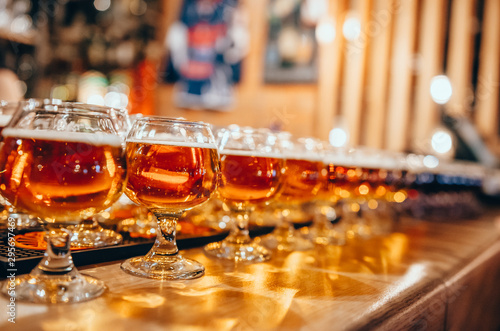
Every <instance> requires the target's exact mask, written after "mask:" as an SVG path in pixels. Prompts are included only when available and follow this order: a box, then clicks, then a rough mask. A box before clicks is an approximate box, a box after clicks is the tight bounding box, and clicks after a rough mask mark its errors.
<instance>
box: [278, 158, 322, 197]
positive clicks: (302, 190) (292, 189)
mask: <svg viewBox="0 0 500 331" xmlns="http://www.w3.org/2000/svg"><path fill="white" fill-rule="evenodd" d="M285 168H286V171H285V175H284V176H283V177H284V179H283V189H282V191H281V193H280V196H279V198H278V200H279V201H280V202H284V203H302V202H307V201H310V200H311V199H312V198H314V196H315V195H316V194H317V193H318V191H319V189H320V187H321V184H322V170H323V168H324V165H323V162H321V161H318V160H307V159H304V158H300V157H297V156H294V157H291V158H287V159H286V161H285Z"/></svg>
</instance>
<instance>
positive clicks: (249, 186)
mask: <svg viewBox="0 0 500 331" xmlns="http://www.w3.org/2000/svg"><path fill="white" fill-rule="evenodd" d="M221 130H222V131H221V132H219V134H218V136H219V137H220V143H219V153H220V155H221V181H220V186H219V189H218V194H219V197H220V198H221V200H222V201H223V202H224V204H225V205H226V206H227V207H228V209H229V210H230V211H231V214H232V216H233V220H232V227H231V231H230V233H229V235H228V237H227V238H226V239H224V240H223V241H220V242H216V243H211V244H208V245H207V246H205V253H206V254H207V255H209V256H213V257H217V258H220V259H224V260H229V261H234V262H250V263H253V262H262V261H266V260H268V259H269V258H270V257H271V252H270V251H269V250H268V249H266V248H265V247H263V246H262V245H259V244H257V243H256V242H255V241H254V240H252V239H251V238H250V236H249V231H248V222H249V219H250V214H251V213H252V211H254V210H255V208H256V207H258V206H259V205H261V206H262V205H265V204H268V203H269V202H270V201H271V200H272V199H273V198H274V197H276V195H277V193H278V192H279V190H280V188H281V184H282V181H281V178H282V175H283V171H284V170H285V169H284V160H283V159H282V157H281V155H280V153H279V150H278V146H277V137H276V135H275V134H273V133H271V132H270V131H266V130H262V129H261V130H259V129H252V128H242V129H240V128H235V129H234V130H233V129H221Z"/></svg>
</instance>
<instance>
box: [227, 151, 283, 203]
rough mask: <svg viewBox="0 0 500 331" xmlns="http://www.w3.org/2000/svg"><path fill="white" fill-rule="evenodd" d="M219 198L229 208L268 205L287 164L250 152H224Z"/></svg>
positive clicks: (272, 156) (280, 160)
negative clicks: (266, 203)
mask: <svg viewBox="0 0 500 331" xmlns="http://www.w3.org/2000/svg"><path fill="white" fill-rule="evenodd" d="M220 160H221V182H220V187H219V190H218V192H219V195H220V197H221V199H222V200H223V201H224V202H225V203H226V204H228V205H229V206H230V207H236V206H255V205H257V204H261V203H265V202H268V201H269V200H270V199H271V198H273V197H274V196H275V195H276V194H277V193H278V191H279V189H280V187H281V184H282V181H281V180H280V177H281V176H282V171H283V170H284V169H283V167H284V160H283V159H281V158H279V157H278V156H275V155H258V154H256V153H255V152H251V151H239V150H225V151H223V152H221V157H220Z"/></svg>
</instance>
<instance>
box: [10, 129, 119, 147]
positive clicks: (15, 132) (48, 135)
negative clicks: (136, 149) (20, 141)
mask: <svg viewBox="0 0 500 331" xmlns="http://www.w3.org/2000/svg"><path fill="white" fill-rule="evenodd" d="M2 136H4V138H8V137H12V138H24V139H40V140H51V141H60V142H74V143H86V144H89V145H95V146H103V145H107V146H113V147H119V146H121V145H122V139H121V138H120V137H119V136H117V135H114V134H110V133H101V132H98V133H88V132H69V131H48V130H29V129H13V128H6V129H4V130H3V131H2Z"/></svg>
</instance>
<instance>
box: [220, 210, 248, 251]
mask: <svg viewBox="0 0 500 331" xmlns="http://www.w3.org/2000/svg"><path fill="white" fill-rule="evenodd" d="M233 215H235V216H234V217H233V224H232V226H231V231H230V233H229V236H228V237H227V239H226V240H227V241H228V242H230V243H234V244H248V243H250V242H251V241H252V239H251V238H250V235H249V231H248V221H249V219H250V216H249V214H248V212H247V211H246V210H245V211H235V212H233Z"/></svg>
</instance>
